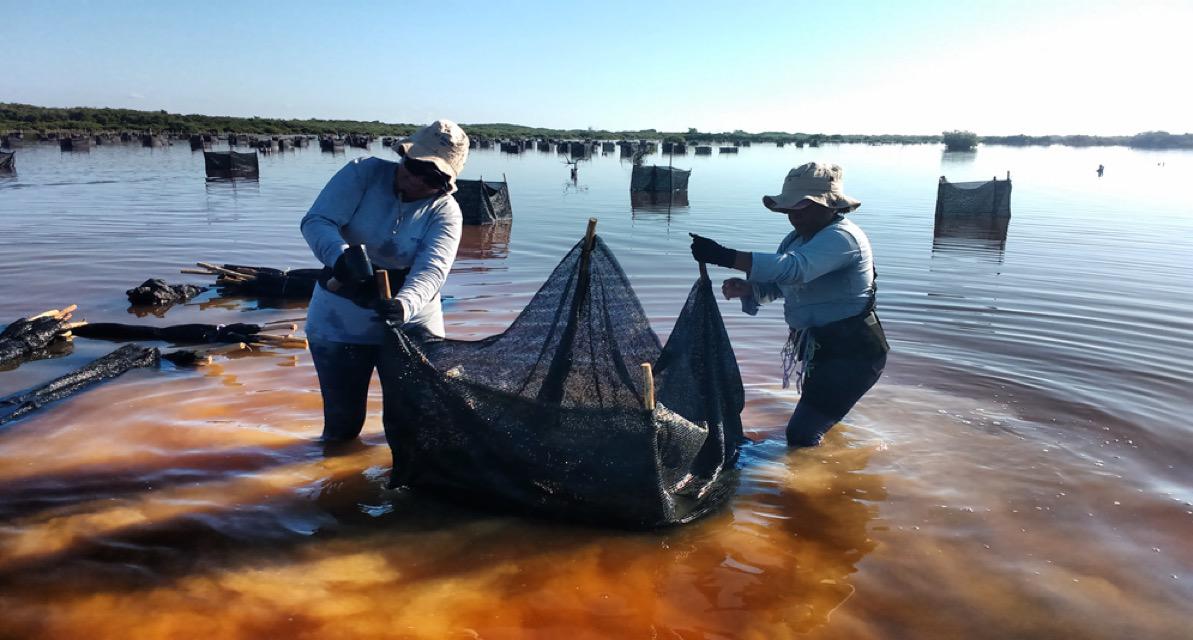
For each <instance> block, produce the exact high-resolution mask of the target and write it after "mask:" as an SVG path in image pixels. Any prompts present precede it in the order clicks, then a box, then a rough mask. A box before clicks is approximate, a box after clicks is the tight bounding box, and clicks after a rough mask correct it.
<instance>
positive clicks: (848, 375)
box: [692, 162, 890, 447]
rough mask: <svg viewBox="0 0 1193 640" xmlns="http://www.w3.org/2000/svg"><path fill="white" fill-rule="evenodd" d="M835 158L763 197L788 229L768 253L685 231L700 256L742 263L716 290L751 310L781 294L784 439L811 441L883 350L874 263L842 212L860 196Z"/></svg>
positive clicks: (792, 175)
mask: <svg viewBox="0 0 1193 640" xmlns="http://www.w3.org/2000/svg"><path fill="white" fill-rule="evenodd" d="M842 175H843V172H842V171H841V167H839V166H837V165H835V164H834V165H828V164H820V163H816V162H809V163H807V164H804V165H802V166H799V167H796V168H794V169H792V170H791V171H790V172H789V173H788V174H787V178H786V179H785V180H784V182H783V192H782V193H781V194H780V195H777V196H765V197H764V198H763V199H762V203H763V205H764V206H765V207H766V208H768V209H770V210H771V211H776V212H779V213H784V214H787V219H788V221H789V222H790V223H791V226H792V227H793V228H794V229H795V230H794V231H792V232H791V233H789V234H788V235H787V237H786V238H784V239H783V241H782V242H780V243H779V248H778V250H777V251H776V252H774V253H766V252H755V253H749V252H742V251H734V250H732V249H729V248H727V247H724V246H722V245H720V244H718V243H717V242H715V241H713V240H710V239H708V238H704V237H701V236H698V235H695V234H692V256H693V257H694V258H696V260H698V261H700V262H707V263H709V264H715V265H718V266H722V267H725V268H728V269H737V270H739V271H745V272H746V275H747V277H746V278H744V279H743V278H730V279H728V280H725V282H724V283H723V284H722V286H721V291H722V293H724V295H725V297H726V298H728V299H735V298H737V299H740V300H741V302H742V310H743V311H745V312H746V313H748V314H750V315H754V314H756V313H757V312H758V306H759V305H760V304H763V303H766V302H771V301H773V300H777V299H779V298H782V299H783V315H784V318H785V319H786V321H787V326H788V327H789V328H790V333H789V337H788V341H787V345H786V346H785V347H784V349H783V386H784V387H786V386H787V383H788V379H789V377H790V376H791V375H792V374H794V375H795V378H796V386H797V388H799V390H800V392H801V395H800V399H799V402H798V403H797V404H796V407H795V411H794V413H792V415H791V419H790V420H789V421H788V423H787V443H788V445H789V446H797V447H798V446H814V445H817V444H819V443H820V440H821V438H822V437H823V436H824V434H825V433H827V432H828V430H829V429H831V428H832V427H833V425H835V424H837V422H839V421H840V420H841V419H842V418H844V417H845V415H846V414H847V413H849V411H850V409H852V408H853V406H854V405H855V404H856V403H857V401H858V400H860V399H861V398H862V396H863V395H865V394H866V392H867V391H869V390H870V388H871V387H873V386H874V384H875V383H876V382H878V379H879V377H881V375H882V371H883V369H884V368H885V366H886V354H887V352H888V351H889V350H890V348H889V346H888V345H887V342H886V336H885V334H884V333H883V330H882V324H881V323H880V322H879V320H878V315H877V314H876V313H875V294H876V292H877V283H876V277H877V270H876V269H875V267H874V254H873V252H872V251H871V249H870V240H869V238H867V237H866V234H865V233H863V232H862V230H861V228H860V227H858V226H857V225H856V224H854V223H853V222H851V221H849V220H847V219H845V214H846V213H848V212H850V211H853V210H854V209H857V208H858V207H859V206H861V202H859V201H858V200H855V199H853V198H850V197H848V196H846V195H845V194H844V193H843V192H842V188H841V182H842Z"/></svg>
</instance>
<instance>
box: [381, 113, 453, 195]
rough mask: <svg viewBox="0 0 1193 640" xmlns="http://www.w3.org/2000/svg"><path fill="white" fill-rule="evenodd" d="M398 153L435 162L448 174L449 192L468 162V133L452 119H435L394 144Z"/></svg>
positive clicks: (451, 191) (406, 156)
mask: <svg viewBox="0 0 1193 640" xmlns="http://www.w3.org/2000/svg"><path fill="white" fill-rule="evenodd" d="M394 149H395V150H396V151H397V152H398V155H400V156H402V157H403V158H413V159H415V160H423V161H426V162H430V163H433V164H434V165H435V167H436V168H438V169H439V170H440V171H442V172H443V174H444V175H446V176H447V177H448V193H454V192H455V190H456V178H458V177H459V176H460V172H461V171H463V170H464V163H465V162H467V161H468V135H467V134H465V133H464V130H463V129H461V128H460V125H458V124H456V123H454V122H452V121H451V120H436V121H435V122H432V123H431V124H429V125H427V126H425V127H423V128H422V129H419V130H418V131H415V132H414V133H412V134H410V137H409V138H406V139H405V140H402V141H401V142H399V143H397V144H395V145H394Z"/></svg>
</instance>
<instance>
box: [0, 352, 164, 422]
mask: <svg viewBox="0 0 1193 640" xmlns="http://www.w3.org/2000/svg"><path fill="white" fill-rule="evenodd" d="M158 361H159V354H158V351H157V349H152V348H146V347H142V346H140V345H136V344H126V345H124V346H122V347H120V348H119V349H116V350H115V351H113V352H112V353H109V354H108V355H106V356H103V357H101V358H98V359H96V360H94V361H92V362H91V363H89V364H88V365H86V366H84V367H83V368H81V369H78V370H76V371H72V372H70V373H68V374H66V375H64V376H62V377H60V378H56V379H55V380H53V381H51V382H48V383H46V384H44V385H42V386H40V387H36V388H34V389H30V390H28V391H23V392H21V393H17V394H14V395H12V396H9V397H7V398H3V399H0V425H2V424H5V423H7V422H11V421H13V420H16V419H17V418H20V417H22V416H24V415H26V414H29V413H31V412H33V411H36V410H37V409H40V408H41V407H43V406H45V405H46V404H49V403H51V402H54V401H55V400H61V399H62V398H65V397H67V396H70V395H73V394H75V393H77V392H79V391H81V390H83V389H85V388H87V387H89V386H91V385H93V384H96V383H98V382H102V381H104V380H108V379H111V378H115V377H116V376H119V375H121V374H123V373H125V372H127V371H130V370H132V369H137V368H140V367H154V366H157V364H158Z"/></svg>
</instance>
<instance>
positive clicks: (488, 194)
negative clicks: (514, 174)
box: [452, 180, 514, 225]
mask: <svg viewBox="0 0 1193 640" xmlns="http://www.w3.org/2000/svg"><path fill="white" fill-rule="evenodd" d="M452 196H453V197H454V198H455V199H456V204H458V205H459V206H460V213H461V214H462V215H463V218H464V224H469V225H471V224H492V223H494V222H497V221H499V220H505V219H508V218H511V217H513V215H514V211H513V207H512V206H511V205H510V191H509V184H508V183H505V182H486V181H484V180H456V192H455V193H453V194H452Z"/></svg>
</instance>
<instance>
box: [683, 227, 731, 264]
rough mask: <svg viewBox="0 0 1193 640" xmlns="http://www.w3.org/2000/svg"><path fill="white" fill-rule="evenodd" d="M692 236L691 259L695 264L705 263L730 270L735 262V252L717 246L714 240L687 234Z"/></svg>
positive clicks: (719, 245)
mask: <svg viewBox="0 0 1193 640" xmlns="http://www.w3.org/2000/svg"><path fill="white" fill-rule="evenodd" d="M688 235H690V236H692V257H693V258H695V259H696V261H697V262H707V263H708V264H715V265H717V266H718V267H725V268H727V269H732V268H733V264H734V262H736V261H737V252H736V251H734V250H733V249H730V248H729V247H726V246H722V245H721V244H718V243H717V241H716V240H713V239H711V238H705V237H704V236H698V235H696V234H694V233H689V234H688Z"/></svg>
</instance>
